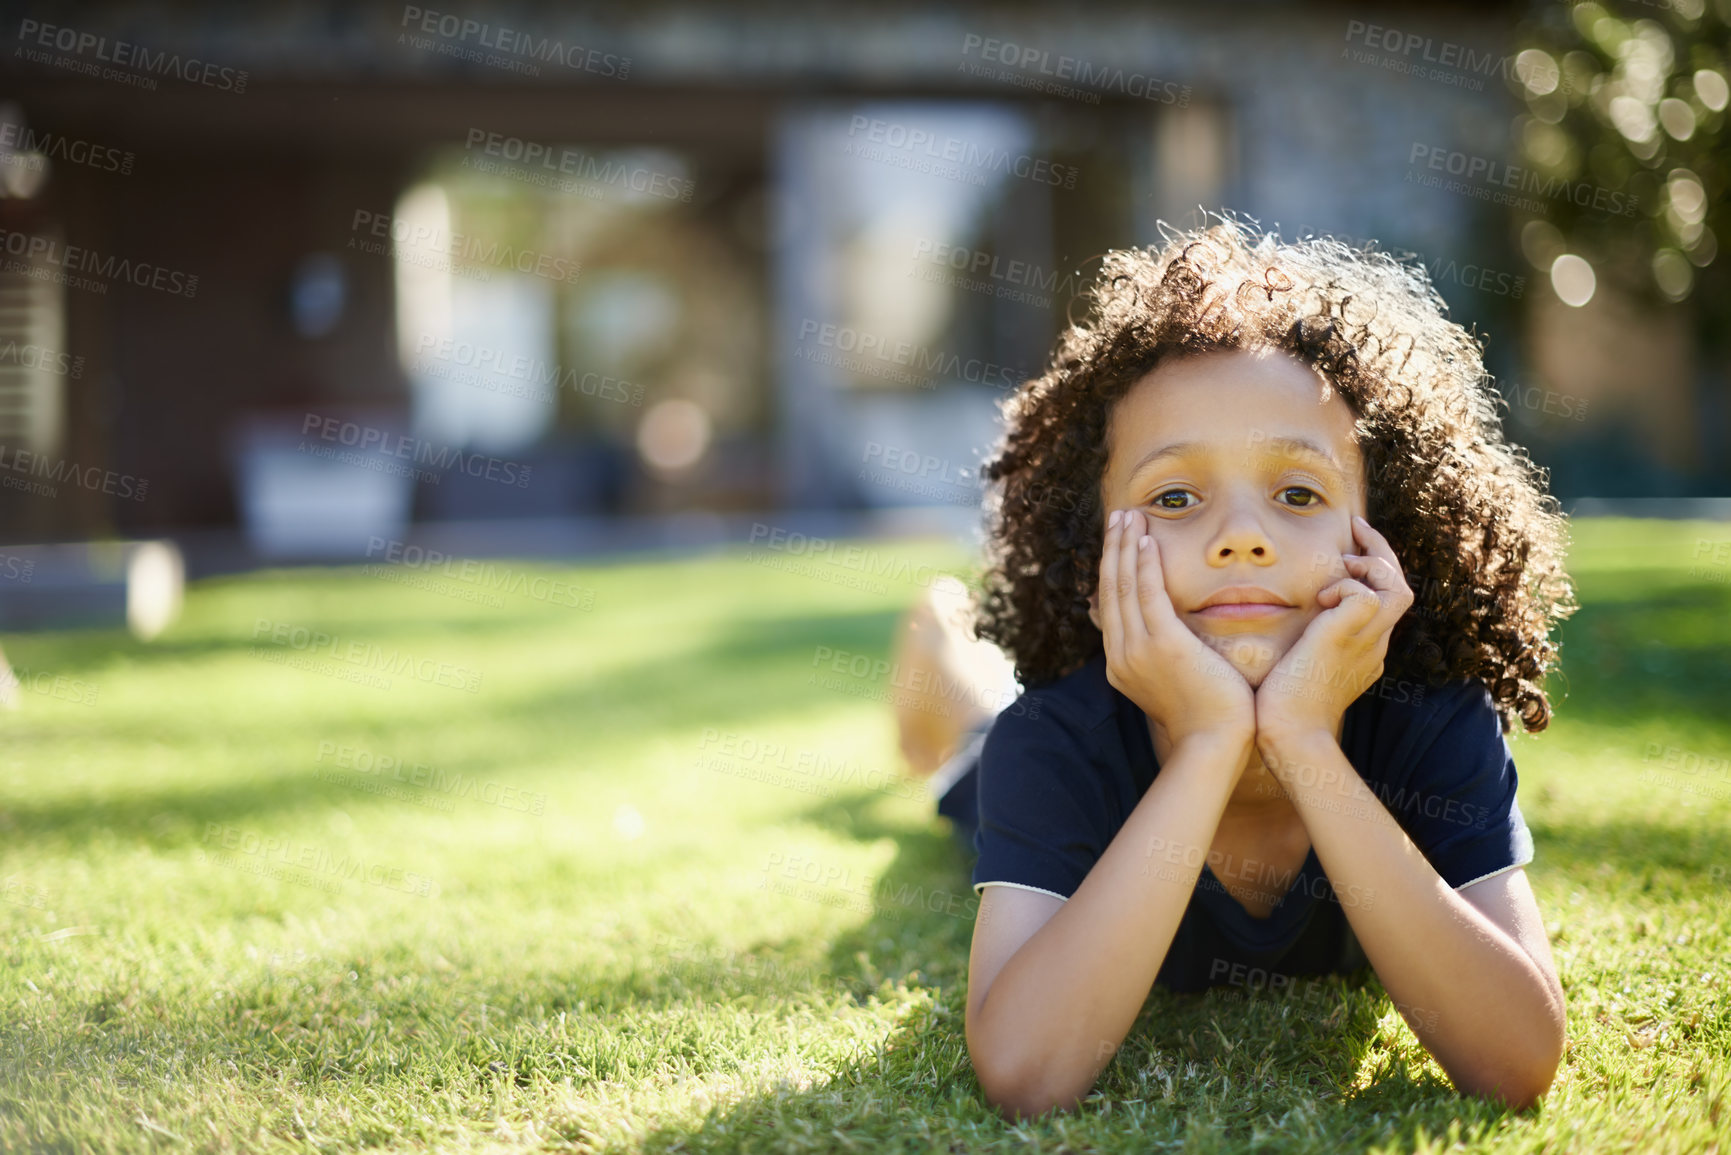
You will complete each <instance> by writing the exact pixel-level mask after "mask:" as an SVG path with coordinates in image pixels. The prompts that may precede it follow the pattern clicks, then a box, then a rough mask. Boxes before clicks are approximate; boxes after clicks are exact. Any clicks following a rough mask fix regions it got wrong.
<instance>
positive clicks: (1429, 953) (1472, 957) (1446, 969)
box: [1263, 735, 1565, 1106]
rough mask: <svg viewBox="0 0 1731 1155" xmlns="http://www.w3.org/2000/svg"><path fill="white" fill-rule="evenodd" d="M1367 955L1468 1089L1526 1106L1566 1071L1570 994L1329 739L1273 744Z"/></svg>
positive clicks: (1271, 753) (1267, 751) (1427, 1042)
mask: <svg viewBox="0 0 1731 1155" xmlns="http://www.w3.org/2000/svg"><path fill="white" fill-rule="evenodd" d="M1263 754H1264V759H1265V760H1266V761H1268V762H1269V764H1270V765H1271V766H1273V765H1276V764H1279V765H1281V767H1282V769H1280V770H1279V771H1277V774H1279V776H1280V777H1281V778H1282V779H1283V780H1285V781H1286V782H1287V783H1288V784H1287V787H1286V788H1287V792H1288V793H1289V794H1290V795H1291V796H1292V798H1293V801H1294V803H1295V804H1296V805H1297V807H1298V810H1299V813H1300V814H1301V815H1302V817H1303V820H1304V825H1305V828H1306V829H1307V830H1308V831H1309V833H1310V840H1311V844H1312V845H1313V846H1314V847H1315V849H1316V855H1317V858H1318V859H1320V860H1321V862H1322V866H1323V869H1324V870H1325V871H1326V872H1327V873H1328V877H1329V880H1330V881H1331V882H1332V883H1333V885H1334V889H1335V892H1336V894H1338V895H1340V896H1341V904H1342V907H1343V909H1344V910H1345V912H1346V916H1347V920H1348V921H1349V922H1350V923H1351V925H1352V929H1353V932H1354V933H1355V934H1356V935H1357V936H1358V940H1359V943H1360V945H1361V946H1362V947H1363V948H1364V953H1365V956H1366V957H1367V958H1368V959H1369V960H1370V962H1371V965H1372V966H1373V967H1375V969H1376V974H1377V977H1378V978H1379V979H1381V980H1382V984H1383V986H1384V987H1385V988H1387V990H1388V993H1389V995H1390V996H1391V997H1392V998H1393V999H1394V1001H1395V1005H1396V1006H1397V1007H1399V1008H1400V1009H1401V1011H1402V1012H1403V1014H1404V1017H1405V1018H1406V1020H1407V1023H1408V1024H1409V1025H1410V1026H1411V1027H1412V1029H1413V1033H1414V1034H1416V1035H1417V1036H1418V1038H1419V1041H1420V1042H1421V1043H1423V1044H1424V1046H1425V1048H1426V1049H1427V1050H1428V1051H1430V1053H1431V1054H1432V1055H1434V1056H1435V1057H1436V1059H1437V1062H1439V1063H1440V1064H1442V1067H1443V1069H1444V1070H1445V1071H1447V1072H1448V1075H1449V1078H1450V1079H1452V1080H1453V1081H1454V1083H1455V1085H1456V1086H1457V1087H1459V1088H1461V1089H1462V1090H1465V1091H1470V1092H1473V1093H1477V1094H1487V1095H1495V1096H1498V1097H1500V1098H1502V1099H1504V1100H1506V1101H1508V1102H1510V1103H1513V1104H1515V1105H1517V1106H1525V1105H1526V1104H1527V1103H1530V1102H1531V1101H1532V1100H1533V1099H1535V1098H1537V1097H1538V1096H1539V1095H1541V1094H1543V1093H1544V1091H1545V1090H1546V1089H1547V1088H1548V1087H1549V1086H1550V1082H1551V1079H1552V1078H1553V1077H1554V1076H1555V1074H1556V1069H1557V1063H1558V1061H1559V1060H1560V1058H1561V1055H1562V1048H1563V1031H1564V1025H1565V1017H1564V1007H1563V997H1562V991H1561V989H1560V988H1558V987H1554V986H1553V984H1552V980H1551V979H1550V978H1549V976H1547V974H1546V973H1545V972H1544V970H1543V969H1541V967H1540V966H1539V964H1538V963H1537V962H1536V961H1535V960H1534V959H1533V958H1532V957H1530V956H1529V955H1528V954H1527V952H1526V951H1525V950H1523V949H1522V947H1521V946H1520V945H1519V944H1518V943H1516V942H1515V941H1514V940H1513V939H1512V938H1511V937H1510V936H1509V934H1508V933H1506V932H1505V931H1503V930H1502V929H1501V928H1500V927H1498V926H1497V925H1496V924H1494V923H1493V922H1491V920H1490V919H1488V918H1487V917H1486V916H1485V914H1484V913H1483V912H1481V911H1480V910H1478V909H1477V908H1475V907H1474V906H1473V905H1472V904H1471V903H1469V902H1468V901H1467V900H1466V899H1464V898H1462V897H1461V895H1460V894H1459V893H1457V892H1456V891H1455V890H1453V889H1452V888H1451V887H1450V886H1449V885H1448V883H1447V882H1445V881H1444V880H1443V879H1442V878H1441V877H1440V876H1439V875H1438V874H1437V872H1436V870H1435V869H1434V868H1433V867H1432V866H1431V865H1430V863H1429V862H1428V861H1426V859H1425V857H1424V855H1423V854H1422V853H1421V852H1420V851H1419V849H1418V848H1417V847H1416V846H1415V845H1413V842H1412V840H1411V839H1410V838H1408V837H1407V834H1406V832H1405V831H1404V830H1402V829H1401V827H1400V825H1399V823H1397V822H1396V821H1395V819H1394V817H1393V816H1392V815H1390V814H1389V812H1388V810H1387V809H1386V808H1385V807H1384V806H1383V804H1382V802H1381V801H1380V800H1379V799H1378V798H1377V797H1376V795H1375V794H1374V793H1373V792H1372V791H1371V790H1370V788H1369V787H1368V786H1366V785H1365V783H1364V780H1363V779H1362V778H1360V777H1359V775H1358V772H1357V771H1356V770H1355V769H1354V768H1353V766H1352V764H1351V763H1350V762H1349V761H1348V760H1347V758H1346V756H1345V755H1344V754H1343V753H1341V750H1340V747H1339V745H1337V744H1336V743H1335V742H1334V741H1333V739H1332V738H1330V737H1329V736H1327V735H1310V736H1308V737H1306V738H1304V739H1295V740H1291V741H1288V742H1285V743H1279V742H1274V743H1270V744H1266V745H1264V749H1263Z"/></svg>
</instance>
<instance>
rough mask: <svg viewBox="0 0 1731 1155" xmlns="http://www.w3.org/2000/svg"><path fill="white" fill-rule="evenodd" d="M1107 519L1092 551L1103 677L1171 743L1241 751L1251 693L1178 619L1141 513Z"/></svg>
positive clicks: (1252, 735) (1248, 739) (1250, 719)
mask: <svg viewBox="0 0 1731 1155" xmlns="http://www.w3.org/2000/svg"><path fill="white" fill-rule="evenodd" d="M1113 519H1114V521H1115V524H1113V523H1112V522H1109V523H1108V524H1107V527H1106V541H1105V546H1104V548H1103V549H1102V550H1101V554H1100V589H1099V593H1098V598H1099V604H1098V617H1097V618H1096V620H1095V624H1096V625H1098V626H1099V627H1100V633H1101V635H1102V637H1103V638H1104V641H1105V646H1106V680H1107V681H1108V682H1109V683H1111V685H1112V686H1113V687H1114V688H1116V689H1117V690H1118V691H1119V692H1120V693H1121V694H1123V695H1124V696H1125V697H1127V698H1129V699H1130V700H1131V701H1132V702H1134V703H1136V704H1137V705H1138V706H1140V707H1142V712H1143V713H1145V714H1147V715H1148V717H1149V718H1150V719H1151V720H1152V721H1153V723H1154V725H1155V727H1156V729H1157V730H1158V731H1161V732H1163V734H1164V737H1165V738H1166V741H1167V743H1168V744H1169V745H1170V747H1171V748H1172V749H1174V750H1176V749H1177V748H1178V747H1179V745H1181V744H1182V743H1183V742H1185V741H1186V740H1189V739H1192V738H1209V739H1214V740H1222V741H1224V742H1226V743H1228V744H1231V745H1233V747H1234V748H1235V749H1236V748H1237V744H1240V743H1242V744H1243V746H1244V748H1245V751H1246V754H1248V751H1249V747H1250V746H1251V745H1252V744H1254V742H1255V740H1256V694H1255V691H1254V690H1252V689H1251V687H1250V683H1249V682H1247V681H1246V680H1245V678H1244V675H1243V674H1241V673H1239V672H1238V669H1237V668H1236V667H1235V666H1233V665H1232V663H1230V662H1228V661H1227V660H1226V659H1225V658H1223V657H1221V656H1220V655H1219V654H1218V653H1216V652H1215V651H1214V650H1212V649H1210V648H1209V647H1208V646H1207V645H1206V644H1205V643H1204V642H1203V641H1202V639H1201V638H1199V637H1197V636H1196V634H1195V633H1193V632H1192V631H1191V630H1190V628H1189V627H1188V626H1186V625H1185V624H1184V623H1183V622H1182V621H1180V620H1179V618H1178V613H1177V611H1176V610H1174V609H1173V608H1172V598H1171V596H1170V595H1169V594H1167V592H1166V580H1165V575H1164V574H1163V573H1162V572H1161V569H1160V545H1159V543H1158V542H1157V541H1155V540H1154V537H1153V535H1152V534H1149V533H1148V526H1147V519H1146V516H1145V515H1144V514H1143V513H1142V512H1141V511H1140V510H1135V509H1128V510H1120V511H1118V512H1117V513H1115V514H1114V515H1113ZM1144 535H1147V537H1148V542H1147V544H1146V545H1145V546H1142V545H1139V544H1138V543H1139V542H1140V541H1141V539H1142V538H1143V536H1144ZM1241 769H1242V767H1241Z"/></svg>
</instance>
